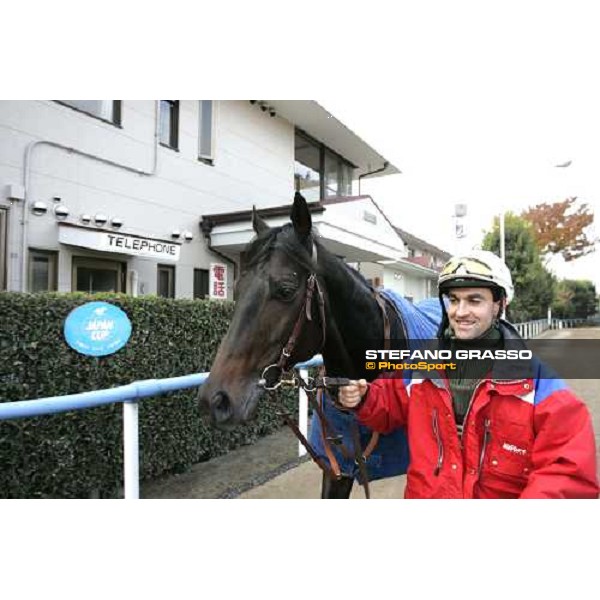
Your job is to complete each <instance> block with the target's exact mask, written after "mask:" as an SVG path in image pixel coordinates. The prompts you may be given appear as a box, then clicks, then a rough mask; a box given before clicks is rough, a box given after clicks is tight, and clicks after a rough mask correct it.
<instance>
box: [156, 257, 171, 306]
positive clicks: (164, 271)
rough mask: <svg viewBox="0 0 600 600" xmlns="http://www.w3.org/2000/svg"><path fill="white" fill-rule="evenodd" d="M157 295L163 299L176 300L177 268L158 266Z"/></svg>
mask: <svg viewBox="0 0 600 600" xmlns="http://www.w3.org/2000/svg"><path fill="white" fill-rule="evenodd" d="M157 274H158V281H157V283H156V294H157V295H158V296H162V297H163V298H175V267H173V266H172V265H158V273H157Z"/></svg>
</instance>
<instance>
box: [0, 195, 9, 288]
mask: <svg viewBox="0 0 600 600" xmlns="http://www.w3.org/2000/svg"><path fill="white" fill-rule="evenodd" d="M7 248H8V208H4V207H0V292H3V291H6V279H7V261H6V258H7Z"/></svg>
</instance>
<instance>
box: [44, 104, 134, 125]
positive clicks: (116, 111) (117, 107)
mask: <svg viewBox="0 0 600 600" xmlns="http://www.w3.org/2000/svg"><path fill="white" fill-rule="evenodd" d="M54 102H56V103H57V104H60V105H61V106H66V107H67V108H70V109H71V110H74V111H75V112H78V113H81V114H82V115H87V116H88V117H92V118H93V119H97V120H98V121H102V123H108V124H109V125H114V126H115V127H119V128H121V129H122V128H123V123H122V115H123V110H122V103H123V101H122V100H113V101H112V102H113V120H112V121H111V120H109V119H105V118H104V117H100V116H98V115H96V114H94V113H93V112H90V111H88V110H84V109H83V108H79V107H78V106H73V105H72V104H69V103H68V102H67V101H66V100H54Z"/></svg>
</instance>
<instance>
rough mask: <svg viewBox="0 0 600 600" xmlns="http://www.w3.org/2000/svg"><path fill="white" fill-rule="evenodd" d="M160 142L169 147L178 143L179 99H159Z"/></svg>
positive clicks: (176, 145) (175, 147)
mask: <svg viewBox="0 0 600 600" xmlns="http://www.w3.org/2000/svg"><path fill="white" fill-rule="evenodd" d="M160 143H161V144H162V145H163V146H168V147H169V148H174V149H175V150H176V149H177V148H178V144H179V100H161V101H160Z"/></svg>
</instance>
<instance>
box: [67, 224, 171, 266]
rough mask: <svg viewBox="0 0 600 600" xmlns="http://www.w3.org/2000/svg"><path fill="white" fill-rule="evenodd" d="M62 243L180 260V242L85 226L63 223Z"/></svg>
mask: <svg viewBox="0 0 600 600" xmlns="http://www.w3.org/2000/svg"><path fill="white" fill-rule="evenodd" d="M58 241H59V242H60V243H61V244H71V245H73V246H81V247H82V248H91V249H92V250H100V251H102V252H116V253H118V254H131V255H133V256H149V257H152V258H159V259H160V260H170V261H177V260H179V251H180V249H181V247H180V245H179V244H173V243H172V242H166V241H162V240H154V239H152V238H144V237H139V236H137V235H128V234H125V233H117V232H113V231H100V230H98V231H97V230H94V229H86V228H84V227H70V226H68V225H67V226H65V225H61V226H60V228H59V233H58Z"/></svg>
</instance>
